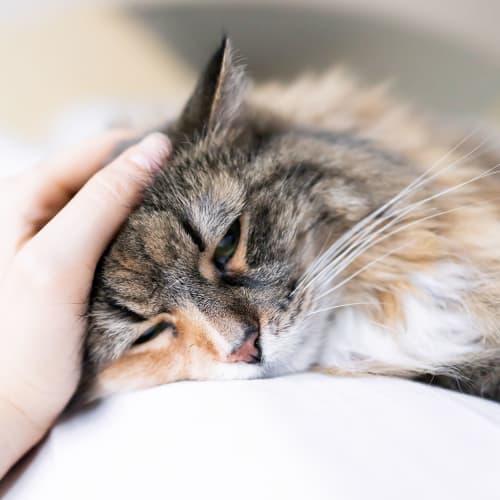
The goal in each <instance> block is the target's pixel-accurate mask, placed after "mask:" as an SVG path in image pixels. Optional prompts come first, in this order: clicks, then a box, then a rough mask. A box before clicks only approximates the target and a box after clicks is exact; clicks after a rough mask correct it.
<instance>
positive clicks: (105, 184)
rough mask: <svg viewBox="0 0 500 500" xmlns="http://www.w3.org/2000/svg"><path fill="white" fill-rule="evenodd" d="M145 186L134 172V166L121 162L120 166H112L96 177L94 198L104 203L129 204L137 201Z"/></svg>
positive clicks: (124, 161) (93, 191) (127, 162)
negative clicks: (138, 193)
mask: <svg viewBox="0 0 500 500" xmlns="http://www.w3.org/2000/svg"><path fill="white" fill-rule="evenodd" d="M143 185H145V183H144V181H143V180H141V177H140V175H138V174H137V173H136V172H134V166H133V164H132V163H131V162H130V161H129V160H127V159H123V160H120V165H119V166H118V165H112V166H109V167H107V168H106V169H105V170H103V171H101V172H99V173H98V174H97V175H96V176H95V184H94V186H93V188H92V194H93V196H94V197H96V198H99V199H100V200H101V201H103V202H104V203H108V202H109V201H111V202H112V203H120V204H123V203H125V204H128V202H129V201H130V200H133V199H135V197H136V195H137V192H138V191H139V190H140V188H142V186H143Z"/></svg>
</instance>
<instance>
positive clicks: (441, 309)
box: [319, 264, 481, 375]
mask: <svg viewBox="0 0 500 500" xmlns="http://www.w3.org/2000/svg"><path fill="white" fill-rule="evenodd" d="M409 280H410V283H411V285H412V287H411V290H412V291H411V292H410V291H408V292H406V293H404V294H403V295H402V297H400V307H401V318H400V319H399V320H398V321H397V322H396V323H395V324H392V325H391V321H390V320H389V319H387V320H386V321H383V322H382V323H380V322H377V321H376V320H375V319H374V318H373V316H372V315H371V314H370V311H369V310H368V309H365V308H363V307H351V308H345V309H341V310H339V312H338V313H337V314H336V315H335V321H334V323H333V324H332V325H331V332H330V333H329V334H328V335H327V341H326V343H325V346H324V349H323V351H322V353H321V357H320V360H319V364H320V366H322V367H325V368H328V369H330V370H332V371H334V372H341V373H359V372H365V373H366V372H372V373H385V374H399V375H401V374H404V373H405V372H406V373H408V374H409V375H411V374H412V373H419V372H426V371H427V372H431V373H433V372H436V371H439V370H442V369H443V367H445V366H453V365H454V364H456V363H459V362H460V361H462V360H463V359H467V358H468V357H470V356H471V355H474V353H479V352H480V350H481V344H480V340H481V335H480V330H479V328H478V321H477V319H476V320H474V318H473V316H472V315H471V314H470V311H469V310H468V308H467V305H466V303H465V299H466V296H467V293H468V291H469V289H470V287H471V286H472V285H471V283H473V280H472V276H471V273H470V272H468V271H467V269H465V268H464V267H462V266H459V265H456V264H442V265H440V266H438V267H436V268H433V269H432V270H430V271H428V272H420V273H416V274H413V275H412V276H410V277H409Z"/></svg>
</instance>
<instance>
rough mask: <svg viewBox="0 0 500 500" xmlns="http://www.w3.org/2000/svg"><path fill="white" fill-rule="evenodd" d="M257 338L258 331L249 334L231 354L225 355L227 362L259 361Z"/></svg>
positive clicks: (259, 353)
mask: <svg viewBox="0 0 500 500" xmlns="http://www.w3.org/2000/svg"><path fill="white" fill-rule="evenodd" d="M258 340H259V333H258V332H254V333H252V334H251V335H249V336H248V337H247V338H246V339H245V340H244V341H243V342H242V343H241V344H240V345H239V346H238V347H237V348H235V349H234V350H233V352H232V353H231V354H229V356H228V357H227V361H228V363H260V361H261V352H260V346H259V342H258Z"/></svg>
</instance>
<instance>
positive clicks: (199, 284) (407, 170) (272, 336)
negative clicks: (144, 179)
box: [77, 39, 500, 400]
mask: <svg viewBox="0 0 500 500" xmlns="http://www.w3.org/2000/svg"><path fill="white" fill-rule="evenodd" d="M166 132H167V133H168V135H169V136H170V138H171V140H172V142H173V148H174V149H173V155H172V157H171V159H170V160H169V161H168V163H167V164H166V165H165V166H164V168H163V169H162V171H161V172H160V173H159V174H158V175H157V177H156V179H155V181H154V184H153V185H152V187H151V188H150V189H149V190H148V191H147V193H146V195H145V197H144V201H143V202H142V204H141V205H140V206H139V207H138V208H137V209H136V210H135V211H134V213H133V214H132V215H131V216H130V218H129V220H128V222H127V223H126V224H125V226H124V227H123V228H122V230H121V231H120V233H119V234H118V236H117V238H116V239H115V241H114V242H113V244H112V245H111V246H110V248H109V249H108V251H107V253H106V254H105V256H104V257H103V259H102V261H101V263H100V265H99V267H98V270H97V273H96V276H95V282H94V287H93V292H92V296H91V300H90V308H89V314H88V318H89V331H88V336H87V339H86V344H85V353H84V364H83V374H82V382H81V387H80V390H79V395H78V396H79V397H82V398H84V399H93V398H96V397H101V396H103V395H106V394H109V393H112V392H115V391H119V390H123V389H130V388H140V387H147V386H153V385H158V384H164V383H167V382H173V381H176V380H185V379H232V378H252V377H269V376H273V375H280V374H286V373H291V372H298V371H303V370H308V369H311V368H315V369H319V370H323V371H326V372H329V373H332V374H390V375H398V376H404V377H414V378H425V377H429V378H432V379H433V380H434V381H435V382H438V383H440V384H442V385H449V386H450V387H456V388H459V389H461V390H463V391H466V392H470V393H473V394H477V395H482V396H485V397H489V398H492V399H497V400H499V399H500V368H499V363H498V362H499V359H500V335H499V325H500V308H499V301H500V279H499V273H500V183H499V181H498V178H497V177H496V176H495V175H494V174H496V173H498V168H497V166H496V165H495V159H494V156H493V155H488V154H487V153H485V152H484V148H483V147H482V144H481V143H477V141H476V140H475V138H474V134H471V135H469V136H466V137H464V138H462V140H456V138H454V137H453V134H451V133H449V132H446V131H445V132H440V131H439V129H438V128H436V127H435V126H434V125H431V124H429V123H428V122H427V121H426V120H425V119H424V118H423V117H422V116H420V115H418V114H415V113H414V112H413V111H411V110H410V109H409V108H408V107H405V106H403V105H401V104H399V103H396V102H394V101H392V100H391V99H389V98H388V97H386V95H385V92H384V91H383V89H382V88H375V89H373V88H372V89H367V90H366V89H362V88H359V87H358V85H357V84H356V83H355V82H354V81H353V80H352V79H351V78H349V77H348V76H347V75H345V74H343V73H342V72H340V71H333V72H329V73H327V74H325V75H324V76H322V77H305V78H303V79H299V80H298V81H296V82H295V83H292V84H289V85H278V84H270V85H267V86H263V87H258V88H255V89H251V88H248V89H247V85H246V79H245V75H244V72H243V70H242V68H241V67H240V66H239V65H237V64H236V63H235V61H234V57H233V54H232V50H231V44H230V41H229V40H228V39H225V40H224V41H223V43H222V45H221V47H220V48H219V49H218V50H217V51H216V53H215V54H214V55H213V57H212V59H211V60H210V62H209V63H208V65H207V67H206V69H205V70H204V72H203V74H202V76H201V78H200V80H199V82H198V84H197V86H196V89H195V91H194V93H193V94H192V96H191V98H190V99H189V101H188V103H187V104H186V106H185V108H184V111H183V112H182V114H181V116H180V117H179V118H178V119H177V120H176V122H175V123H173V124H171V125H170V126H169V127H168V129H167V130H166ZM78 396H77V397H78Z"/></svg>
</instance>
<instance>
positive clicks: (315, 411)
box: [5, 373, 500, 500]
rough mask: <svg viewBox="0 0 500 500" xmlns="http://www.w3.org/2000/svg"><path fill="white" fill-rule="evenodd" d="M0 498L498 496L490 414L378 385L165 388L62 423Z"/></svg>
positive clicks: (489, 406)
mask: <svg viewBox="0 0 500 500" xmlns="http://www.w3.org/2000/svg"><path fill="white" fill-rule="evenodd" d="M5 498H6V499H8V500H26V499H50V500H67V499H71V500H80V499H81V500H89V499H99V500H100V499H103V500H104V499H120V500H127V499H131V500H132V499H151V500H155V499H176V500H182V499H186V500H194V499H198V498H200V499H218V500H226V499H227V500H234V499H241V500H244V499H249V500H250V499H252V500H267V499H269V500H280V499H286V500H295V499H297V500H307V499H312V500H323V499H324V500H327V499H328V500H332V499H339V500H354V499H356V500H368V499H370V500H374V499H380V500H390V499H394V500H413V499H415V500H433V499H436V500H437V499H439V500H441V499H443V500H447V499H450V500H451V499H453V500H461V499H463V500H490V499H491V500H498V499H499V498H500V405H498V404H495V403H491V402H488V401H484V400H480V399H477V398H473V397H470V396H464V395H461V394H457V393H453V392H449V391H445V390H441V389H435V388H431V387H428V386H424V385H421V384H418V383H414V382H408V381H403V380H398V379H391V378H381V377H380V378H379V377H370V378H356V379H350V378H334V377H329V376H324V375H319V374H312V373H311V374H302V375H295V376H289V377H282V378H277V379H269V380H255V381H234V382H182V383H176V384H171V385H167V386H163V387H159V388H156V389H152V390H148V391H143V392H137V393H131V394H126V395H121V396H115V397H113V398H111V399H109V400H107V401H105V402H103V403H101V404H100V405H98V406H97V407H94V408H92V409H90V410H87V411H85V412H83V413H81V414H79V415H76V416H73V417H71V418H68V419H66V420H64V421H62V422H61V423H59V425H57V426H56V427H55V429H54V430H53V431H52V433H51V434H50V436H49V438H48V439H47V440H46V442H45V443H44V444H43V446H42V447H41V449H40V450H39V452H38V454H37V455H36V456H35V458H34V459H33V461H32V462H31V464H30V465H29V466H28V468H27V469H26V470H25V471H24V473H23V474H22V475H21V476H20V477H19V478H18V479H17V482H16V483H15V484H14V485H13V486H12V487H11V488H10V490H9V492H8V493H7V494H6V496H5Z"/></svg>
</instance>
